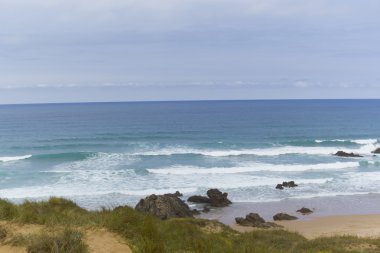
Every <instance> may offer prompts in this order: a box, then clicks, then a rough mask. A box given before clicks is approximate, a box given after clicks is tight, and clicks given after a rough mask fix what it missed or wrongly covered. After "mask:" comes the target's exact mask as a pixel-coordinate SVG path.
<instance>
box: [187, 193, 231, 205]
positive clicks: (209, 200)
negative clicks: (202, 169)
mask: <svg viewBox="0 0 380 253" xmlns="http://www.w3.org/2000/svg"><path fill="white" fill-rule="evenodd" d="M227 196H228V193H226V192H224V193H222V192H221V191H219V190H218V189H210V190H208V191H207V197H206V196H200V195H194V196H191V197H189V198H188V199H187V201H189V202H193V203H204V204H210V205H211V206H215V207H224V206H228V205H229V204H231V203H232V202H231V201H230V200H229V199H228V198H227Z"/></svg>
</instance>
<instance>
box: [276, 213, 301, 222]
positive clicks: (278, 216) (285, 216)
mask: <svg viewBox="0 0 380 253" xmlns="http://www.w3.org/2000/svg"><path fill="white" fill-rule="evenodd" d="M297 219H298V218H297V217H296V216H292V215H289V214H287V213H278V214H276V215H274V216H273V220H275V221H280V220H297Z"/></svg>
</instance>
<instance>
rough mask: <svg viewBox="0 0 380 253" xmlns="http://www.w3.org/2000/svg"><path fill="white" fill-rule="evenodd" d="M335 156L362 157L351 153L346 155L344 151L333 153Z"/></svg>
mask: <svg viewBox="0 0 380 253" xmlns="http://www.w3.org/2000/svg"><path fill="white" fill-rule="evenodd" d="M335 155H336V156H340V157H363V156H361V155H358V154H354V153H353V152H351V153H347V152H344V151H341V150H340V151H338V152H336V153H335Z"/></svg>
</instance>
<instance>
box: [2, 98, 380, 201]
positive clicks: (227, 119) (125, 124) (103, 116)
mask: <svg viewBox="0 0 380 253" xmlns="http://www.w3.org/2000/svg"><path fill="white" fill-rule="evenodd" d="M379 132H380V100H276V101H269V100H268V101H212V102H211V101H208V102H136V103H90V104H43V105H1V106H0V197H2V198H10V199H14V200H17V199H23V198H44V197H47V196H51V195H55V196H65V197H69V198H72V199H74V200H75V201H78V202H79V203H80V204H82V205H84V206H87V207H98V206H101V205H116V204H124V203H128V204H134V203H135V202H136V201H137V200H138V199H139V198H141V197H143V196H145V195H146V194H150V193H166V192H171V191H175V190H180V191H182V192H184V193H185V196H187V195H190V194H194V193H197V194H199V193H204V192H205V191H206V190H207V189H208V188H211V187H217V188H220V189H223V190H225V191H227V192H229V194H230V197H231V199H232V200H233V201H268V200H278V199H283V198H289V197H313V196H325V195H337V194H358V193H368V192H380V159H379V158H378V157H373V155H372V154H371V151H373V150H374V149H375V148H376V147H377V146H380V144H379V143H378V138H379ZM337 150H346V151H350V152H351V151H352V152H356V153H360V154H362V155H363V156H364V157H363V158H339V157H335V156H332V155H331V154H332V153H335V152H336V151H337ZM283 180H295V181H296V182H298V183H299V185H300V187H298V188H296V189H287V190H284V191H279V190H275V189H274V186H275V185H276V184H277V183H280V182H282V181H283Z"/></svg>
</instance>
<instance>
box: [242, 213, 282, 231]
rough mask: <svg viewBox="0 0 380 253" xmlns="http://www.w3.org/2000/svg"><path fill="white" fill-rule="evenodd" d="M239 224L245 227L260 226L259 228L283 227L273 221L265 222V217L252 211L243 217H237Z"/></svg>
mask: <svg viewBox="0 0 380 253" xmlns="http://www.w3.org/2000/svg"><path fill="white" fill-rule="evenodd" d="M235 221H236V223H237V224H239V225H241V226H245V227H258V228H273V227H281V226H279V225H277V224H276V223H273V222H265V220H264V219H263V218H261V216H260V215H259V214H257V213H250V214H247V215H246V216H245V218H243V217H237V218H235Z"/></svg>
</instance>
